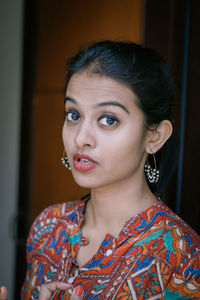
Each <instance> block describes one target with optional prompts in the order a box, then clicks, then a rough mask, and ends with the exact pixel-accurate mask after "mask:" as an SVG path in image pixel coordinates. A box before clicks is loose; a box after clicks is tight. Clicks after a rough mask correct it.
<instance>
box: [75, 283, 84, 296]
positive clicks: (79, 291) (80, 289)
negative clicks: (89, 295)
mask: <svg viewBox="0 0 200 300" xmlns="http://www.w3.org/2000/svg"><path fill="white" fill-rule="evenodd" d="M83 291H84V289H83V287H82V285H78V286H76V287H75V289H74V294H75V295H77V296H82V295H83Z"/></svg>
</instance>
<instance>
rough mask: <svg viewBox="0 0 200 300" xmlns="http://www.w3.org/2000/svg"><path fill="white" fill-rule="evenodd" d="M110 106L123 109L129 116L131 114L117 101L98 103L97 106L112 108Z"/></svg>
mask: <svg viewBox="0 0 200 300" xmlns="http://www.w3.org/2000/svg"><path fill="white" fill-rule="evenodd" d="M110 105H114V106H118V107H121V108H122V109H123V110H124V111H125V112H127V113H128V114H129V113H130V112H129V111H128V109H127V108H126V107H125V106H124V105H123V104H121V103H119V102H117V101H109V102H102V103H98V104H97V105H96V106H97V107H102V106H110Z"/></svg>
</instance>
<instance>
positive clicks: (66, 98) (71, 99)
mask: <svg viewBox="0 0 200 300" xmlns="http://www.w3.org/2000/svg"><path fill="white" fill-rule="evenodd" d="M67 101H70V102H72V103H74V104H77V102H76V100H74V99H73V98H71V97H68V96H66V97H65V98H64V104H65V103H66V102H67Z"/></svg>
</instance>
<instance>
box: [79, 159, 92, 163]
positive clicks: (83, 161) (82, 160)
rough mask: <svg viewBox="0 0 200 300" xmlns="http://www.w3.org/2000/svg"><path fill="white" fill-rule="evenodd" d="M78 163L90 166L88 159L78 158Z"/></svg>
mask: <svg viewBox="0 0 200 300" xmlns="http://www.w3.org/2000/svg"><path fill="white" fill-rule="evenodd" d="M79 162H81V163H84V164H91V161H89V160H88V159H85V158H80V159H79Z"/></svg>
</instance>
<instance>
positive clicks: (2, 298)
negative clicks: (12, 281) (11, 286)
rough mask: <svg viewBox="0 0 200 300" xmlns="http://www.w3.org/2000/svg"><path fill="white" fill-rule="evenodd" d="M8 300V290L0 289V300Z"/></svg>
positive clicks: (3, 287)
mask: <svg viewBox="0 0 200 300" xmlns="http://www.w3.org/2000/svg"><path fill="white" fill-rule="evenodd" d="M7 298H8V290H7V288H6V287H5V286H2V287H1V288H0V300H7Z"/></svg>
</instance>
